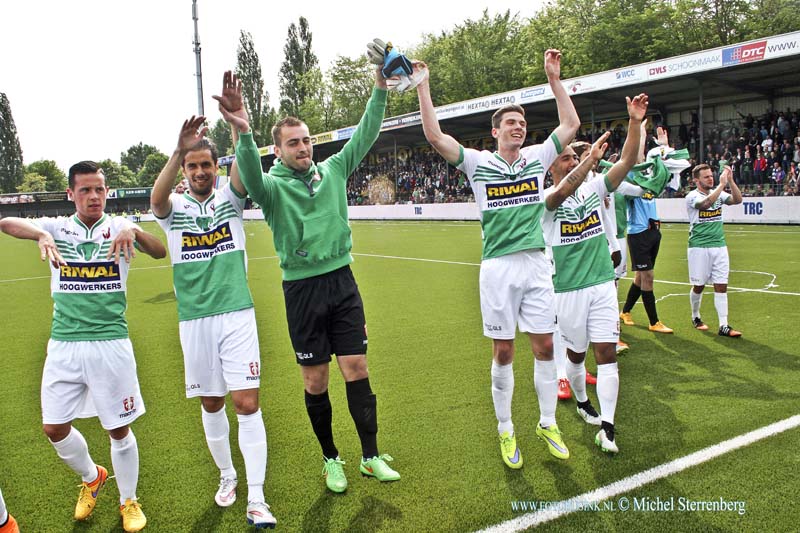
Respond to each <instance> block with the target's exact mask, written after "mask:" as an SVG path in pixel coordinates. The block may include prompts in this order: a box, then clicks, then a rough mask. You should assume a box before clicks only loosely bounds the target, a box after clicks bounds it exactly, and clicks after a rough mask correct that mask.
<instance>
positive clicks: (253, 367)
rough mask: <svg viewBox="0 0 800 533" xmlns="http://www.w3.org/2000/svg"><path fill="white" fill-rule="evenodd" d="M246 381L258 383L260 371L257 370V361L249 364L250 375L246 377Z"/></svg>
mask: <svg viewBox="0 0 800 533" xmlns="http://www.w3.org/2000/svg"><path fill="white" fill-rule="evenodd" d="M246 379H247V381H258V380H259V379H261V370H260V369H259V368H258V361H251V362H250V375H249V376H247V378H246Z"/></svg>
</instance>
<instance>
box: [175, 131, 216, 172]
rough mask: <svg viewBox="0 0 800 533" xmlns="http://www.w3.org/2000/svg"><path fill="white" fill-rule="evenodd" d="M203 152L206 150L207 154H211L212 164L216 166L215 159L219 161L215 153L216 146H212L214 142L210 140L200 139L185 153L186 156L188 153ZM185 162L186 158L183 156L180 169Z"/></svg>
mask: <svg viewBox="0 0 800 533" xmlns="http://www.w3.org/2000/svg"><path fill="white" fill-rule="evenodd" d="M203 150H208V151H209V152H211V159H213V160H214V163H215V164H216V162H217V159H219V152H218V151H217V145H216V144H214V141H212V140H211V139H206V138H205V137H204V138H202V139H200V140H199V141H197V142H196V143H194V144H193V145H192V146H191V147H189V150H187V152H186V153H187V154H188V153H189V152H200V151H203ZM185 162H186V156H185V155H184V156H183V159H182V160H181V167H183V164H184V163H185Z"/></svg>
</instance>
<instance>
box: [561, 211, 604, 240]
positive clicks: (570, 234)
mask: <svg viewBox="0 0 800 533" xmlns="http://www.w3.org/2000/svg"><path fill="white" fill-rule="evenodd" d="M602 232H603V223H602V222H601V221H600V214H599V213H598V212H597V210H596V209H595V210H594V211H592V212H591V213H589V216H587V217H586V218H584V219H583V220H579V221H577V222H569V221H562V222H561V243H562V244H566V243H569V242H577V241H580V240H583V239H586V238H588V237H594V236H595V235H598V234H600V233H602Z"/></svg>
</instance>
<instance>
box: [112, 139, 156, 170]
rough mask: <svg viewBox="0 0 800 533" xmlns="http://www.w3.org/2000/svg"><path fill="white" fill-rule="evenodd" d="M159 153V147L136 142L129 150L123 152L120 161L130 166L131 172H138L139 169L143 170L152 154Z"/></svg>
mask: <svg viewBox="0 0 800 533" xmlns="http://www.w3.org/2000/svg"><path fill="white" fill-rule="evenodd" d="M155 153H158V148H156V147H155V146H153V145H150V144H143V143H141V142H140V143H139V144H134V145H133V146H131V147H130V148H128V150H127V151H125V152H122V153H121V154H120V156H119V161H120V163H122V164H123V165H125V166H126V167H128V168H129V169H130V170H131V172H133V173H134V174H138V173H139V171H141V170H142V167H144V163H145V161H147V158H148V157H149V156H150V154H155Z"/></svg>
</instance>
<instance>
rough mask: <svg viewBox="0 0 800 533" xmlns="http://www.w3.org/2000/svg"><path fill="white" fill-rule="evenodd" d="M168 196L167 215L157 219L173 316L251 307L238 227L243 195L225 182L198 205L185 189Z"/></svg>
mask: <svg viewBox="0 0 800 533" xmlns="http://www.w3.org/2000/svg"><path fill="white" fill-rule="evenodd" d="M169 198H170V203H171V209H170V213H169V215H167V216H166V217H164V218H159V219H158V223H159V225H160V226H161V227H162V228H163V230H164V232H165V233H166V234H167V247H168V248H169V255H170V258H171V259H172V283H173V284H174V285H175V296H176V297H177V299H178V320H181V321H182V320H193V319H195V318H202V317H206V316H212V315H219V314H222V313H229V312H231V311H238V310H240V309H247V308H250V307H253V298H252V297H251V296H250V288H249V287H248V286H247V252H246V251H245V247H244V245H245V238H244V227H243V225H242V212H243V210H244V202H245V197H243V196H239V195H238V194H237V193H236V191H234V190H233V189H232V188H231V186H230V183H228V184H226V185H225V186H224V187H223V188H221V189H217V190H215V191H214V192H212V193H211V196H209V197H208V198H207V199H206V200H205V201H204V202H202V203H201V202H198V201H197V200H195V199H194V198H192V197H191V196H190V195H189V194H188V193H184V194H172V195H170V197H169Z"/></svg>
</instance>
